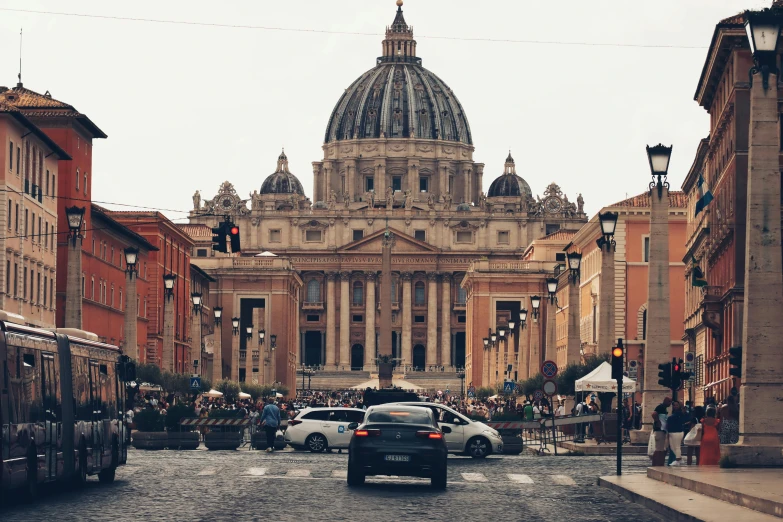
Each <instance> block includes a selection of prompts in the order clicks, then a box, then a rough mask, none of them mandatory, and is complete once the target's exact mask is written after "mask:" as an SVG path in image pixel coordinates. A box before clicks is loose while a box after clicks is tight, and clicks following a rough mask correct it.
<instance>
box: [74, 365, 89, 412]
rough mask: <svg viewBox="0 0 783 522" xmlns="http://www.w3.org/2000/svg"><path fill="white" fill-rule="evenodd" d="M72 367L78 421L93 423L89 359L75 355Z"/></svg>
mask: <svg viewBox="0 0 783 522" xmlns="http://www.w3.org/2000/svg"><path fill="white" fill-rule="evenodd" d="M71 366H72V371H73V400H74V401H75V406H76V420H80V421H91V420H92V407H91V405H90V384H89V383H90V375H89V366H88V363H87V358H86V357H82V356H78V355H74V356H72V357H71Z"/></svg>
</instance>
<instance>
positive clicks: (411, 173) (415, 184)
mask: <svg viewBox="0 0 783 522" xmlns="http://www.w3.org/2000/svg"><path fill="white" fill-rule="evenodd" d="M408 189H409V190H410V191H411V197H412V198H413V199H414V200H418V199H419V197H420V196H421V193H420V192H419V165H418V163H416V162H414V161H411V160H408Z"/></svg>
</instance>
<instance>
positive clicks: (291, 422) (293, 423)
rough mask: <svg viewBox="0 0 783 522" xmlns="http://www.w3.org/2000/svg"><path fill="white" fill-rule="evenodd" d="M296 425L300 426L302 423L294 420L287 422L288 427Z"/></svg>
mask: <svg viewBox="0 0 783 522" xmlns="http://www.w3.org/2000/svg"><path fill="white" fill-rule="evenodd" d="M297 424H302V421H300V420H296V419H291V420H290V421H288V425H289V426H296V425H297Z"/></svg>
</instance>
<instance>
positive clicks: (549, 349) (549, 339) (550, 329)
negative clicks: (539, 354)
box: [545, 299, 557, 361]
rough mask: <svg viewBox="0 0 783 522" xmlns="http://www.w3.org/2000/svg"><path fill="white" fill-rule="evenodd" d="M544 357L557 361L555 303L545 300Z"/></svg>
mask: <svg viewBox="0 0 783 522" xmlns="http://www.w3.org/2000/svg"><path fill="white" fill-rule="evenodd" d="M546 303H547V305H546V357H545V359H546V360H548V361H557V303H555V302H553V301H551V300H550V299H547V300H546Z"/></svg>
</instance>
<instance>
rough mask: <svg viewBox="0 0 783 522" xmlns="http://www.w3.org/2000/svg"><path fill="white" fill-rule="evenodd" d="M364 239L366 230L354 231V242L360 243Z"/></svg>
mask: <svg viewBox="0 0 783 522" xmlns="http://www.w3.org/2000/svg"><path fill="white" fill-rule="evenodd" d="M363 237H364V230H354V231H353V240H354V241H359V240H360V239H361V238H363Z"/></svg>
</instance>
